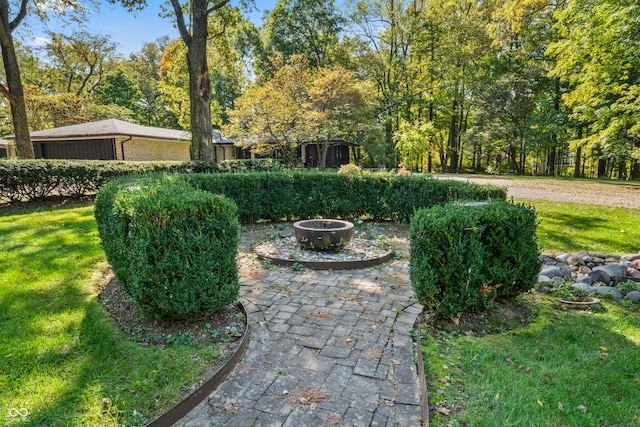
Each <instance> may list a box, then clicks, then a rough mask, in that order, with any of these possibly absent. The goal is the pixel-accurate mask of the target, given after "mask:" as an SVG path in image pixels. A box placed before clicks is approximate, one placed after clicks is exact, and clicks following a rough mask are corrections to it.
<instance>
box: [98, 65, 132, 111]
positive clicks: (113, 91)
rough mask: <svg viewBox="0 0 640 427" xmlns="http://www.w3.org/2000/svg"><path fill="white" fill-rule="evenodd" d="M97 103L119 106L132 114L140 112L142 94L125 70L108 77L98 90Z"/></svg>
mask: <svg viewBox="0 0 640 427" xmlns="http://www.w3.org/2000/svg"><path fill="white" fill-rule="evenodd" d="M97 92H98V93H97V95H96V102H97V103H98V104H101V105H111V104H115V105H119V106H121V107H124V108H127V109H129V110H131V111H132V112H134V113H135V112H137V111H138V110H139V101H140V98H141V97H142V93H140V90H139V89H138V86H137V85H136V82H135V81H133V80H132V79H130V78H129V77H127V76H126V75H125V73H124V71H123V70H121V69H120V70H117V71H116V72H115V73H111V74H109V75H107V77H105V79H104V84H103V85H102V86H101V87H100V88H99V89H98V91H97Z"/></svg>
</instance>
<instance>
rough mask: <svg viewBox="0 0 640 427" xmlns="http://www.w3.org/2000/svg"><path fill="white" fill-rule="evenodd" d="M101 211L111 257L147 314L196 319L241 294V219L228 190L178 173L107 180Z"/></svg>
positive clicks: (101, 226)
mask: <svg viewBox="0 0 640 427" xmlns="http://www.w3.org/2000/svg"><path fill="white" fill-rule="evenodd" d="M95 215H96V220H97V222H98V230H99V232H100V237H101V238H102V244H103V247H104V250H105V252H106V254H107V259H108V260H109V262H110V263H111V266H112V267H113V269H114V272H115V273H116V276H117V277H118V280H119V281H120V283H121V285H122V286H123V289H124V290H125V291H126V292H127V293H128V294H129V295H131V297H132V298H133V300H134V301H135V302H136V303H137V304H138V305H139V306H140V308H141V309H142V310H143V312H144V313H146V315H148V316H150V317H154V318H165V319H166V318H170V319H193V318H198V317H203V316H206V315H208V314H211V313H213V312H215V311H217V310H219V309H221V308H223V307H224V306H226V305H228V304H229V303H231V302H233V301H235V300H236V298H237V296H238V292H239V289H240V288H239V282H238V274H237V266H236V254H237V246H238V232H239V224H238V218H237V207H236V206H235V204H234V203H233V202H232V201H231V200H229V199H227V198H226V197H224V196H220V195H214V194H212V193H208V192H205V191H201V190H196V189H194V188H193V187H191V186H190V185H188V184H187V183H186V182H184V180H183V179H182V178H181V177H179V176H150V177H145V178H141V179H132V178H128V179H121V180H117V181H113V182H111V183H109V184H108V185H106V186H105V187H104V188H103V189H102V190H101V191H100V192H99V193H98V196H97V198H96V203H95Z"/></svg>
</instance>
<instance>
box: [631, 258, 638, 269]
mask: <svg viewBox="0 0 640 427" xmlns="http://www.w3.org/2000/svg"><path fill="white" fill-rule="evenodd" d="M631 265H632V266H633V268H635V269H637V270H640V259H637V260H635V261H632V262H631Z"/></svg>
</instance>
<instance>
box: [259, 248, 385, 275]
mask: <svg viewBox="0 0 640 427" xmlns="http://www.w3.org/2000/svg"><path fill="white" fill-rule="evenodd" d="M257 255H258V259H259V260H264V259H268V260H271V261H272V262H273V263H274V264H276V265H282V266H285V267H291V266H292V265H294V264H302V265H304V266H305V267H307V268H309V269H311V270H355V269H358V268H367V267H373V266H375V265H380V264H384V263H385V262H387V261H389V260H390V259H391V255H392V254H391V251H387V252H385V254H384V255H382V256H381V257H378V258H369V259H363V260H357V261H302V260H300V261H298V260H291V259H284V258H277V257H270V256H266V255H262V254H257Z"/></svg>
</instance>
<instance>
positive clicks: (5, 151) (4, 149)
mask: <svg viewBox="0 0 640 427" xmlns="http://www.w3.org/2000/svg"><path fill="white" fill-rule="evenodd" d="M14 151H15V150H14V148H13V147H12V146H10V145H9V141H7V140H6V139H0V159H3V158H6V157H14V154H13V152H14Z"/></svg>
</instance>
